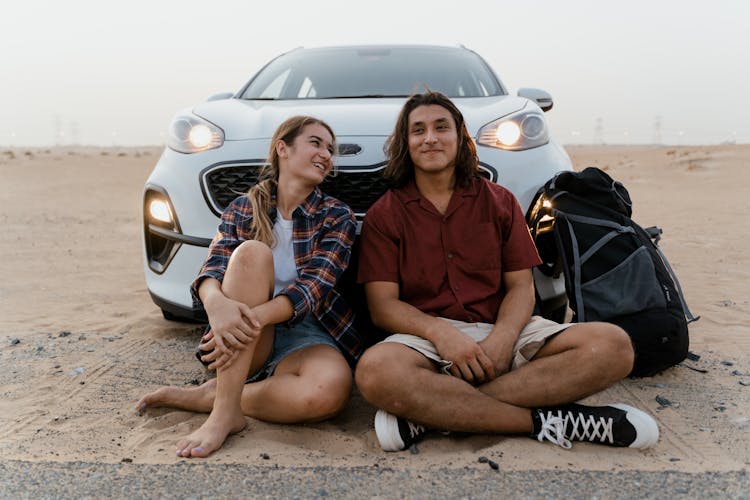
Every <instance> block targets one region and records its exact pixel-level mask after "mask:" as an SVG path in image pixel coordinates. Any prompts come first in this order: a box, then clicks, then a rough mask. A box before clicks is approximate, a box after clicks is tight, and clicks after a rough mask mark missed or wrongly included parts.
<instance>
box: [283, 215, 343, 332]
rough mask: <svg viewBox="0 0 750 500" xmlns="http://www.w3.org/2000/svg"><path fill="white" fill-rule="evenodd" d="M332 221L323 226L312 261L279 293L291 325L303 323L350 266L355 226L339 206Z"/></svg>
mask: <svg viewBox="0 0 750 500" xmlns="http://www.w3.org/2000/svg"><path fill="white" fill-rule="evenodd" d="M332 212H333V213H334V215H333V217H332V221H331V223H330V224H328V225H324V226H323V229H322V230H323V231H324V232H323V233H322V234H319V235H318V236H317V240H318V244H317V246H316V248H315V250H314V251H313V255H312V258H311V259H310V260H309V261H308V262H307V263H306V264H305V265H304V266H303V267H302V268H300V269H299V270H298V278H297V280H296V281H295V282H294V283H292V284H291V285H289V286H288V287H286V288H285V289H284V290H282V291H281V292H279V296H285V297H286V298H288V300H289V301H290V303H291V304H292V307H293V314H292V315H291V317H290V319H289V324H290V325H295V324H297V323H299V322H300V321H302V320H303V319H304V318H305V316H307V315H308V314H309V313H310V312H311V311H314V310H315V308H316V307H317V305H318V304H320V303H321V302H322V301H323V300H325V298H326V297H327V296H328V293H329V292H330V291H331V289H332V288H333V287H334V286H335V285H336V282H337V281H338V279H339V277H341V274H342V273H343V272H344V270H345V269H346V267H347V266H348V265H349V258H350V257H351V250H352V244H353V242H354V235H355V233H356V228H357V223H356V219H355V218H354V213H353V212H352V211H351V209H350V208H349V207H346V206H338V207H335V208H334V209H333V210H332Z"/></svg>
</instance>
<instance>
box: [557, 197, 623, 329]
mask: <svg viewBox="0 0 750 500" xmlns="http://www.w3.org/2000/svg"><path fill="white" fill-rule="evenodd" d="M552 215H553V216H554V217H555V218H558V217H559V218H560V219H562V220H564V221H565V223H566V224H567V225H568V234H569V235H570V243H571V248H572V250H573V269H574V275H573V290H574V293H575V296H576V320H577V321H578V322H583V321H586V313H585V310H584V307H583V292H582V290H581V267H582V266H583V264H584V263H585V262H586V261H587V260H589V258H591V256H592V255H594V254H595V253H596V252H598V251H599V250H600V249H601V248H602V247H603V246H604V245H606V244H607V243H608V242H609V241H610V240H612V239H613V238H615V237H616V236H618V235H620V234H624V233H635V230H634V229H633V228H632V227H630V226H623V225H621V224H617V223H616V222H612V221H609V220H604V219H597V218H594V217H586V216H584V215H576V214H569V213H566V212H563V211H562V210H557V209H552ZM571 221H573V222H579V223H581V224H589V225H594V226H602V227H608V228H611V229H612V231H610V232H608V233H607V234H605V235H604V236H602V237H601V238H599V240H598V241H597V242H596V243H594V244H593V245H591V247H590V248H589V249H588V250H586V252H584V254H583V255H581V253H580V249H579V248H578V239H577V238H576V233H575V231H574V230H573V225H572V224H571V223H570V222H571Z"/></svg>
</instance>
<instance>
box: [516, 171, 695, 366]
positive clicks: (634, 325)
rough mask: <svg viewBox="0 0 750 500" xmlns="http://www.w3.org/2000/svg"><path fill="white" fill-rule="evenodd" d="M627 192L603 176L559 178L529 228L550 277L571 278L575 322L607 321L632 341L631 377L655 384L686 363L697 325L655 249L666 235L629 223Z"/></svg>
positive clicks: (548, 186)
mask: <svg viewBox="0 0 750 500" xmlns="http://www.w3.org/2000/svg"><path fill="white" fill-rule="evenodd" d="M631 214H632V203H631V200H630V195H629V194H628V191H627V190H626V189H625V187H624V186H623V185H622V184H621V183H619V182H617V181H614V180H612V178H611V177H610V176H609V175H607V174H606V173H605V172H603V171H602V170H600V169H598V168H596V167H588V168H586V169H584V170H583V171H582V172H561V173H559V174H557V175H556V176H555V177H553V178H552V179H550V180H549V181H547V182H546V183H545V185H544V187H543V188H542V190H541V193H540V196H539V197H538V198H537V201H536V203H535V204H534V206H533V207H532V209H531V211H530V212H529V227H530V228H531V234H532V236H533V237H534V241H535V242H536V244H537V248H538V250H539V254H540V256H541V257H542V260H543V261H544V263H543V264H542V265H541V266H540V267H539V269H540V270H541V271H542V272H543V273H544V274H547V275H549V276H553V275H559V273H560V272H563V273H564V275H565V289H566V294H567V296H568V302H569V304H570V308H571V309H572V310H573V321H577V322H582V321H606V322H609V323H614V324H616V325H618V326H620V327H621V328H623V329H624V330H625V331H626V332H627V333H628V334H629V335H630V337H631V339H632V340H633V345H634V347H635V364H634V367H633V371H632V372H631V376H650V375H654V374H656V373H658V372H660V371H662V370H664V369H665V368H668V367H670V366H673V365H675V364H677V363H679V362H680V361H682V360H683V359H685V357H686V356H687V353H688V326H687V324H688V323H689V322H691V321H694V320H695V319H697V318H694V317H693V315H692V314H691V313H690V310H689V309H688V307H687V304H685V300H684V298H683V295H682V289H681V288H680V284H679V282H678V281H677V278H676V276H675V275H674V272H673V271H672V268H671V267H670V265H669V263H668V262H667V259H666V257H665V256H664V254H662V252H661V250H659V247H658V246H657V243H658V241H659V239H660V238H661V229H659V228H657V227H650V228H647V229H643V228H641V226H639V225H638V224H636V223H635V222H633V220H631V218H630V215H631Z"/></svg>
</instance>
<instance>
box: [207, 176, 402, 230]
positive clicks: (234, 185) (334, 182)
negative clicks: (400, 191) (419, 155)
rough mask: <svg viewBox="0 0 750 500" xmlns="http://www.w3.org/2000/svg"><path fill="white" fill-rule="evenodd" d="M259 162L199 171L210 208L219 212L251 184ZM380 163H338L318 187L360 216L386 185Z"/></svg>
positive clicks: (382, 191) (254, 179) (383, 190)
mask: <svg viewBox="0 0 750 500" xmlns="http://www.w3.org/2000/svg"><path fill="white" fill-rule="evenodd" d="M262 166H263V164H262V163H257V164H247V165H220V166H217V167H213V168H210V169H208V171H206V172H205V173H204V174H203V192H204V194H205V196H206V200H207V201H208V203H209V205H210V206H211V209H212V210H213V212H214V213H216V214H217V215H219V214H221V212H223V211H224V209H225V208H226V207H227V206H228V205H229V204H230V203H231V202H232V200H234V199H235V198H236V197H237V196H239V195H241V194H244V193H246V192H247V191H248V189H250V187H251V186H253V185H255V183H257V182H258V173H259V172H260V169H261V167H262ZM384 167H385V165H384V164H381V165H376V166H370V167H364V168H362V167H338V174H337V175H336V176H335V177H329V178H327V179H326V180H325V181H324V182H323V184H321V186H320V188H321V189H322V190H323V192H324V193H326V194H329V195H331V196H333V197H334V198H338V199H339V200H341V201H343V202H344V203H346V204H347V205H349V206H350V207H351V208H352V210H353V211H354V213H355V214H356V215H357V218H359V219H361V218H362V217H364V215H365V212H367V209H368V208H370V206H371V205H372V204H373V203H375V201H376V200H377V199H378V198H380V196H381V195H382V194H383V193H385V191H386V189H388V184H387V183H386V182H385V180H384V179H383V168H384Z"/></svg>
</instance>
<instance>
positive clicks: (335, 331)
mask: <svg viewBox="0 0 750 500" xmlns="http://www.w3.org/2000/svg"><path fill="white" fill-rule="evenodd" d="M276 213H277V212H276V197H275V196H274V197H273V198H272V201H271V210H270V211H269V215H270V216H271V220H272V221H273V222H275V221H276ZM252 220H253V209H252V205H251V204H250V200H249V199H248V198H247V196H246V195H243V196H240V197H238V198H236V199H235V200H234V201H233V202H232V203H231V204H230V205H229V206H228V207H227V208H226V209H225V210H224V213H223V214H222V216H221V222H220V223H219V231H218V233H217V234H216V236H215V237H214V239H213V241H212V242H211V245H210V247H209V249H208V256H207V257H206V260H205V262H204V263H203V267H202V268H201V270H200V272H199V274H198V277H197V278H196V279H195V281H193V285H192V287H191V292H192V296H193V303H194V305H195V306H196V307H203V303H202V302H201V300H200V297H199V296H198V287H199V286H200V283H201V282H202V281H203V280H204V279H205V278H208V277H211V278H216V279H217V280H219V281H223V279H224V273H225V272H226V269H227V265H228V264H229V257H230V256H231V254H232V252H233V251H234V249H235V248H237V247H238V246H239V245H240V244H241V243H242V242H243V241H246V240H250V239H252V235H251V234H250V225H251V223H252ZM292 221H293V224H294V225H293V228H294V229H293V232H292V245H293V247H294V261H295V264H296V265H297V280H296V281H295V282H294V283H293V284H291V285H289V286H288V287H286V288H285V289H283V290H282V291H281V292H279V295H286V296H287V297H288V298H289V300H290V301H291V302H292V305H293V306H294V313H293V315H292V317H291V318H290V319H289V320H288V321H287V323H286V324H287V326H289V327H291V326H294V325H296V324H298V323H299V322H301V321H302V320H303V319H304V318H305V317H306V316H307V315H308V314H314V315H315V317H316V318H317V319H318V321H319V322H320V324H321V325H322V326H323V328H324V329H325V330H327V331H328V332H329V333H330V334H331V336H333V338H335V339H336V341H337V342H338V344H339V345H340V346H341V347H342V348H343V349H344V350H345V351H346V352H348V353H349V354H350V355H351V356H352V358H353V359H354V360H356V359H357V358H359V355H360V354H362V350H363V348H364V342H363V341H362V338H361V337H360V335H359V332H357V330H356V328H355V326H354V312H353V311H352V309H351V308H350V307H349V305H348V304H347V303H346V301H345V300H344V298H343V297H341V295H340V294H339V293H338V291H337V290H335V289H334V285H335V284H336V281H337V280H338V278H339V277H340V276H341V274H342V273H343V272H344V270H345V269H346V266H347V265H348V264H349V257H350V256H351V247H352V243H353V241H354V235H355V231H356V220H355V218H354V213H353V212H352V210H351V209H350V208H349V207H348V206H347V205H345V204H344V203H342V202H341V201H339V200H337V199H335V198H332V197H330V196H327V195H325V194H323V192H322V191H320V189H319V188H315V190H314V191H313V192H312V193H310V195H309V196H308V197H307V199H305V201H304V202H303V203H302V204H301V205H300V206H299V207H297V208H296V209H295V210H294V212H292Z"/></svg>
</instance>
